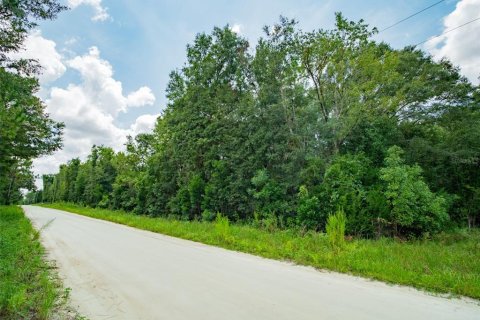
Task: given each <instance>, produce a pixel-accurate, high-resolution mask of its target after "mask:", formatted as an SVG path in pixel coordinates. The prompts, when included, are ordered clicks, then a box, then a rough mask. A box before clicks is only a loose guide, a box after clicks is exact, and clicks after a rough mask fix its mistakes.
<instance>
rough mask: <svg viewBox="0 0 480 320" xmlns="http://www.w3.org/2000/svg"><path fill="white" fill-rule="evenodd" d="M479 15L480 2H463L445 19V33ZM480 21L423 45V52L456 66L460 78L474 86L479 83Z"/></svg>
mask: <svg viewBox="0 0 480 320" xmlns="http://www.w3.org/2000/svg"><path fill="white" fill-rule="evenodd" d="M479 13H480V0H462V1H460V2H458V3H457V6H456V8H455V10H454V11H453V12H452V13H450V14H449V15H448V16H446V17H445V18H444V21H443V25H444V30H443V31H444V32H445V31H448V30H450V29H452V28H455V27H457V26H460V25H462V24H464V23H466V22H469V21H471V20H473V19H475V18H478V15H479ZM479 27H480V21H476V22H473V23H471V24H468V25H466V26H464V27H462V28H460V29H458V30H454V31H452V32H449V33H447V34H445V35H443V36H440V37H437V38H433V39H431V40H429V41H427V42H426V44H425V49H426V50H427V51H429V52H430V53H431V54H432V55H433V56H434V57H435V58H436V59H441V58H443V57H446V58H448V59H449V60H451V61H452V62H453V63H454V64H455V65H458V66H459V67H460V69H461V72H462V74H463V75H465V76H466V77H467V78H468V79H469V80H470V81H472V82H473V83H477V84H478V83H479V79H478V77H479V76H480V54H479V52H480V41H479V38H478V34H479V32H478V30H479V29H478V28H479Z"/></svg>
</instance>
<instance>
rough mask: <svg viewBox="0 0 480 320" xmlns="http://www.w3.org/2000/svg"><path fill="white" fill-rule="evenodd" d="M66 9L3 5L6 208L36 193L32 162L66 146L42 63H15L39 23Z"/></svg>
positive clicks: (1, 167)
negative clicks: (41, 75) (45, 92)
mask: <svg viewBox="0 0 480 320" xmlns="http://www.w3.org/2000/svg"><path fill="white" fill-rule="evenodd" d="M64 9H65V7H64V6H62V5H60V4H59V3H58V1H55V0H3V1H1V2H0V205H2V204H11V203H16V202H18V201H20V200H21V199H22V197H23V196H22V193H21V189H34V188H35V185H34V176H33V173H32V168H31V167H32V159H34V158H36V157H38V156H41V155H45V154H50V153H52V152H53V151H55V150H57V149H59V148H60V147H61V142H62V141H61V136H62V129H63V124H62V123H57V122H55V121H53V120H52V119H50V118H49V116H48V114H46V113H45V104H44V103H43V101H42V100H41V99H39V98H38V96H37V95H36V93H37V92H38V90H39V84H38V80H37V79H36V77H35V76H36V75H37V74H38V72H41V68H40V67H39V66H38V64H37V63H36V61H33V60H24V59H12V58H11V53H13V52H16V51H18V50H20V49H21V48H22V44H23V41H24V40H25V38H26V37H27V35H28V32H29V30H31V29H32V28H34V27H35V26H36V22H35V21H36V20H45V19H54V18H55V17H56V16H57V14H58V13H59V12H61V11H62V10H64Z"/></svg>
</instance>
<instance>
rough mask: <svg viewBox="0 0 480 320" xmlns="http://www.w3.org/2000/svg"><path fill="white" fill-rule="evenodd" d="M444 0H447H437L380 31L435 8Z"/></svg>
mask: <svg viewBox="0 0 480 320" xmlns="http://www.w3.org/2000/svg"><path fill="white" fill-rule="evenodd" d="M444 1H445V0H440V1H438V2H435V3H434V4H432V5H430V6H428V7H426V8H424V9H422V10H420V11H417V12H415V13H413V14H411V15H409V16H408V17H406V18H404V19H402V20H400V21H397V22H395V23H394V24H392V25H390V26H388V27H386V28H384V29H382V30H380V31H379V33H380V32H383V31H385V30H388V29H390V28H393V27H395V26H396V25H398V24H400V23H402V22H403V21H406V20H408V19H410V18H412V17H415V16H416V15H417V14H420V13H422V12H423V11H426V10H428V9H430V8H433V7H435V6H436V5H437V4H440V3H442V2H444Z"/></svg>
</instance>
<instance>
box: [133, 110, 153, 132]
mask: <svg viewBox="0 0 480 320" xmlns="http://www.w3.org/2000/svg"><path fill="white" fill-rule="evenodd" d="M159 116H160V115H159V114H144V115H141V116H140V117H138V118H137V120H135V123H134V124H132V125H131V126H130V131H131V132H132V133H133V135H137V134H139V133H145V132H151V131H152V130H153V128H154V127H155V123H156V122H157V118H158V117H159Z"/></svg>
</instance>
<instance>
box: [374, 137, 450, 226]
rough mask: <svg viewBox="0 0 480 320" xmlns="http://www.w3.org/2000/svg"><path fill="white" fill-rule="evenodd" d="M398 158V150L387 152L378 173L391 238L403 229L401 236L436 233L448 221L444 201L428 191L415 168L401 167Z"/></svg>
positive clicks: (395, 147) (400, 155)
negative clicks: (393, 233) (392, 232)
mask: <svg viewBox="0 0 480 320" xmlns="http://www.w3.org/2000/svg"><path fill="white" fill-rule="evenodd" d="M402 154H403V150H402V149H401V148H400V147H397V146H394V147H391V148H390V149H388V155H387V157H386V159H385V167H384V168H382V169H381V170H380V178H381V180H382V181H384V182H385V189H384V192H385V196H386V198H387V201H388V204H389V206H390V209H391V211H390V214H389V222H391V223H392V225H393V228H394V232H395V235H398V234H399V232H400V231H399V229H401V228H404V231H403V232H402V233H408V232H411V233H414V234H418V233H424V232H431V233H432V232H436V231H438V230H439V229H440V228H441V227H442V225H443V224H444V223H445V222H446V221H447V220H448V214H447V212H446V201H445V199H444V198H443V197H441V196H438V195H435V194H434V193H432V192H431V191H430V189H429V187H428V185H427V184H426V183H425V182H424V181H423V179H422V176H421V173H422V170H421V169H420V167H419V166H417V165H415V166H409V165H406V164H404V161H403V159H402Z"/></svg>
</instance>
